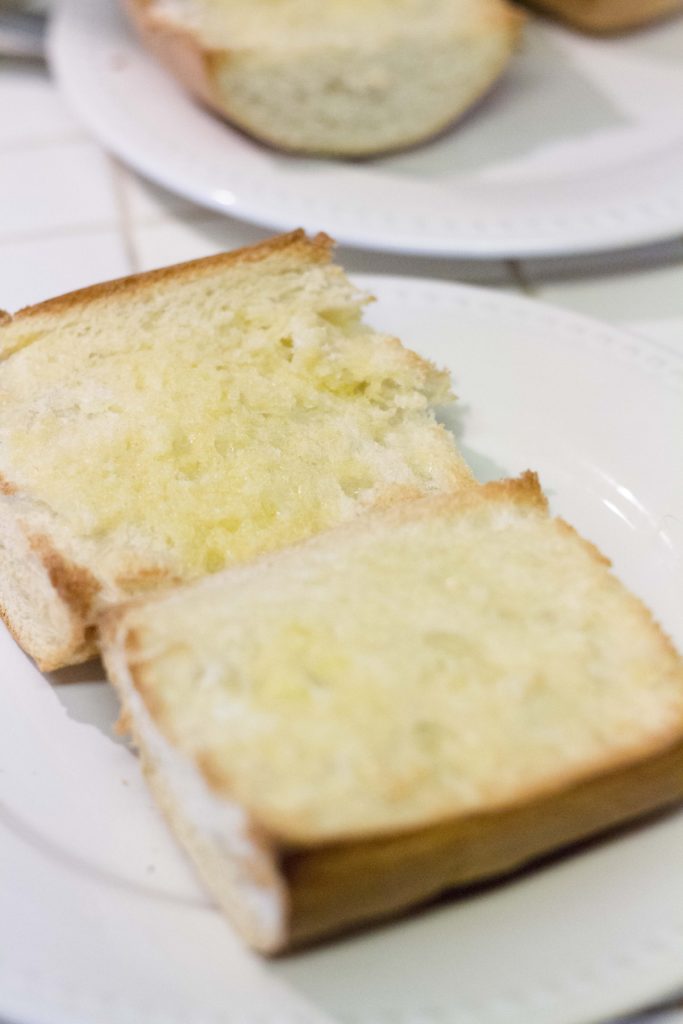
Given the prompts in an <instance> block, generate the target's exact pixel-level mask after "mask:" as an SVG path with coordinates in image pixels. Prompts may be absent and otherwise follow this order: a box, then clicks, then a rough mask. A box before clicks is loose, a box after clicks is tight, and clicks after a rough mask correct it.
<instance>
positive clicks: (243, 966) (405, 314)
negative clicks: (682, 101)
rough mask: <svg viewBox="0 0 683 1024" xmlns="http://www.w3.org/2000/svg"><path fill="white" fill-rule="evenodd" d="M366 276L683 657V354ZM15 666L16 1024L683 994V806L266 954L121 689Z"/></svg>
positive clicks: (440, 1020) (3, 827)
mask: <svg viewBox="0 0 683 1024" xmlns="http://www.w3.org/2000/svg"><path fill="white" fill-rule="evenodd" d="M361 283H362V284H363V285H364V286H367V287H369V288H370V289H371V290H372V291H374V292H375V293H376V294H377V295H378V296H379V302H378V303H377V305H376V306H375V307H373V308H372V310H371V313H370V316H371V318H372V320H373V321H374V322H375V323H376V324H377V325H379V326H381V327H383V328H385V329H388V330H390V331H395V332H397V333H400V335H401V336H402V337H403V338H405V339H406V340H407V341H409V342H410V343H411V344H412V345H413V346H414V347H415V348H416V349H418V350H419V351H420V352H422V353H423V354H424V355H426V356H428V357H431V358H433V359H435V360H436V361H437V362H439V363H441V364H446V365H447V366H449V367H450V368H451V369H452V371H453V374H454V378H455V385H456V389H457V391H458V393H459V395H460V396H461V399H460V402H459V403H458V408H457V410H456V411H455V412H454V413H451V414H449V416H448V423H449V424H450V425H451V426H452V427H453V428H454V429H455V432H456V433H457V435H458V438H459V440H460V443H461V445H462V447H463V449H464V451H465V453H466V455H467V456H468V457H469V458H470V459H471V460H472V462H473V465H474V466H475V469H476V470H477V471H478V473H479V475H480V476H481V477H482V478H490V477H495V476H499V475H501V474H503V473H516V472H518V471H520V470H522V469H524V468H526V467H527V466H531V467H533V468H536V469H538V470H539V471H540V473H541V477H542V481H543V483H544V485H545V486H546V488H547V490H548V492H549V494H550V495H551V499H552V504H553V507H554V509H555V510H556V511H558V512H561V513H562V514H563V515H565V516H566V517H567V518H568V519H569V520H570V521H572V522H573V523H574V524H575V525H576V526H578V527H579V528H580V529H581V530H582V531H583V532H584V533H585V534H586V535H587V536H588V537H590V538H591V539H592V540H594V541H596V542H597V543H598V544H599V545H600V546H601V547H602V548H603V550H604V551H605V552H606V553H608V554H609V555H610V556H611V557H612V558H614V560H615V565H616V569H617V572H618V574H619V575H620V576H621V577H622V578H623V579H624V580H625V582H626V583H627V584H629V585H630V586H631V587H632V588H633V589H635V590H636V591H637V592H638V593H639V594H640V595H641V596H642V597H643V598H644V599H645V600H646V601H647V602H648V603H649V604H650V605H651V607H652V608H653V610H654V611H655V613H656V614H657V616H658V617H659V618H660V620H661V621H662V623H663V625H664V626H665V628H666V629H667V630H668V631H669V632H670V633H671V635H672V636H673V637H674V639H675V641H676V642H677V644H678V645H679V647H683V615H681V611H682V609H681V594H683V477H682V475H681V473H680V467H681V465H682V464H683V458H682V457H683V451H682V448H683V400H682V399H683V357H681V356H680V355H677V354H676V353H674V352H672V351H669V350H668V349H666V348H665V347H663V346H662V347H659V346H657V345H654V344H652V343H648V342H645V341H640V340H639V339H637V338H634V337H631V336H629V335H627V334H624V333H622V332H621V331H618V330H615V329H612V328H609V327H604V326H601V325H599V324H596V323H593V322H591V321H587V320H584V319H582V318H578V317H575V316H572V315H569V314H566V313H562V312H560V311H557V310H553V309H551V308H549V307H544V306H540V305H536V304H534V303H532V302H529V301H527V300H524V299H519V298H513V297H510V296H507V295H504V294H497V293H494V292H488V291H483V290H477V289H472V288H467V287H464V286H453V285H448V284H436V283H429V282H424V281H416V280H408V279H400V278H375V279H372V278H366V279H363V280H362V282H361ZM677 469H678V470H679V471H678V472H676V470H677ZM0 664H1V665H2V675H3V679H2V685H1V686H0V1017H3V1016H6V1017H7V1018H8V1019H10V1020H12V1021H15V1020H16V1021H18V1022H21V1024H140V1022H141V1021H144V1022H145V1024H256V1022H258V1024H271V1022H272V1024H314V1022H315V1021H319V1022H320V1021H323V1020H330V1019H333V1020H336V1021H339V1022H343V1024H586V1022H588V1021H594V1020H596V1019H598V1018H599V1017H600V1016H601V1015H603V1014H608V1013H615V1012H617V1011H622V1010H624V1009H626V1008H628V1007H635V1006H637V1005H640V1004H641V1003H643V1002H645V1001H647V1000H649V999H651V998H653V997H655V996H658V995H661V994H663V993H664V992H666V991H669V990H671V989H673V988H674V987H676V986H679V985H681V983H683V870H682V869H681V849H683V812H678V813H672V814H668V815H666V816H664V817H661V818H660V819H658V820H657V821H654V822H651V823H649V824H647V825H643V826H641V827H639V828H637V829H634V830H632V831H630V832H629V833H627V834H622V835H620V836H618V837H616V838H611V839H609V840H606V841H604V842H602V843H599V844H598V845H595V846H592V847H590V848H587V849H583V850H581V851H579V852H576V853H574V854H572V855H571V856H567V857H565V858H563V859H560V860H559V861H556V862H554V863H552V864H547V865H545V866H544V867H542V868H538V869H536V870H535V871H533V872H532V873H529V874H527V875H525V876H524V877H522V878H519V879H517V880H515V881H511V882H508V883H506V884H504V885H500V886H497V887H494V888H490V889H488V890H486V891H483V892H480V893H479V894H477V895H474V896H470V897H467V898H462V899H459V900H452V901H448V902H445V903H443V904H441V905H440V906H438V907H436V908H433V909H431V910H428V911H423V912H421V913H418V914H415V915H413V916H411V917H409V918H408V919H405V920H403V921H400V922H397V923H394V924H391V925H387V926H385V927H382V928H377V929H374V930H371V931H368V932H366V933H365V934H363V935H362V936H359V937H354V938H350V939H345V940H342V941H339V942H336V943H334V944H331V945H328V946H326V947H321V948H319V949H317V950H313V951H309V952H305V953H301V954H299V955H296V956H293V957H288V958H284V959H281V960H279V961H276V962H274V963H272V964H264V963H263V962H261V961H260V960H259V959H258V958H257V957H254V956H252V955H251V954H250V953H248V952H246V951H245V950H244V949H243V948H242V946H241V944H240V943H239V941H237V940H236V938H235V937H234V936H233V934H232V932H231V930H230V928H229V926H228V925H227V924H226V923H225V922H224V921H223V920H222V918H221V917H220V916H219V915H218V913H217V912H216V911H214V910H213V909H211V908H210V907H209V905H208V903H207V900H206V898H205V896H204V895H203V893H202V891H201V889H200V888H199V886H198V885H197V883H196V881H195V879H194V876H193V874H192V871H191V870H190V868H189V866H188V865H187V864H186V862H185V860H184V859H183V857H182V855H181V854H180V853H179V851H178V850H177V849H176V846H175V844H174V843H173V841H172V840H171V838H170V836H169V835H168V834H167V832H166V829H165V826H164V825H163V822H162V821H161V820H160V818H159V816H158V815H157V812H156V810H155V808H154V806H153V805H152V803H151V800H150V798H149V797H148V795H147V792H146V790H145V788H144V786H143V784H142V780H141V777H140V773H139V770H138V764H137V761H136V760H135V758H134V757H133V755H132V754H131V753H130V752H129V751H128V750H127V749H126V748H125V747H124V746H123V745H122V744H120V743H117V742H114V741H113V740H112V739H111V738H110V729H111V724H112V722H113V720H114V718H115V715H116V708H115V700H114V698H113V696H112V694H111V692H110V691H109V689H108V688H106V687H105V686H104V685H103V684H101V683H96V682H90V683H88V682H84V683H81V684H80V685H75V684H74V685H66V682H65V680H68V679H78V678H80V679H85V680H88V679H90V680H94V679H96V678H98V669H97V667H95V668H93V666H92V664H91V665H89V666H85V667H81V668H76V669H73V670H67V671H66V672H63V673H56V674H55V677H54V679H53V682H57V683H58V684H59V685H57V686H56V687H54V688H53V687H51V686H50V685H49V684H48V682H47V681H46V680H44V679H43V677H42V676H41V675H40V674H39V673H38V672H37V670H36V669H35V668H34V666H33V665H32V663H31V662H30V661H29V660H28V659H27V658H26V657H25V656H24V655H23V654H22V652H21V651H20V650H19V649H18V648H17V647H16V646H15V644H14V643H13V642H12V641H11V639H10V638H9V636H8V635H7V634H6V633H5V632H4V631H2V632H0ZM60 697H61V701H60Z"/></svg>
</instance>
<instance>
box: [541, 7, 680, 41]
mask: <svg viewBox="0 0 683 1024" xmlns="http://www.w3.org/2000/svg"><path fill="white" fill-rule="evenodd" d="M525 2H526V3H527V4H528V6H529V7H533V8H535V9H537V10H539V11H543V12H546V13H548V14H552V15H554V16H555V17H558V18H561V19H562V20H563V21H566V22H567V24H569V25H573V26H574V27H575V28H579V29H582V30H583V31H585V32H595V33H598V34H600V33H609V32H621V31H625V30H628V29H633V28H637V27H638V26H639V25H645V24H647V23H648V22H651V21H657V20H659V19H662V18H666V17H669V16H670V15H672V14H675V13H676V12H677V11H680V10H681V9H683V0H646V2H643V0H525Z"/></svg>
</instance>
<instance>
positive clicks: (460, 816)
mask: <svg viewBox="0 0 683 1024" xmlns="http://www.w3.org/2000/svg"><path fill="white" fill-rule="evenodd" d="M102 640H103V652H104V657H105V663H106V665H107V669H108V672H109V675H110V678H111V679H112V681H113V682H114V684H115V685H116V687H117V689H118V691H119V694H120V696H121V699H122V702H123V708H124V718H123V720H124V724H125V725H126V726H127V727H129V728H130V729H132V732H133V735H134V737H135V740H136V742H137V744H138V745H139V748H140V750H141V754H142V758H143V764H144V767H145V770H146V772H147V774H148V777H149V781H150V783H151V786H152V788H153V790H154V791H155V793H156V794H157V796H158V798H159V800H160V802H161V804H162V806H163V807H164V808H165V810H166V813H167V815H168V817H169V820H170V822H171V823H172V825H173V826H174V828H175V829H176V831H177V833H178V835H179V837H180V839H181V840H182V842H183V843H184V844H185V845H186V847H187V849H188V850H189V851H190V853H191V855H192V856H193V857H194V859H195V861H196V863H197V866H198V868H199V871H200V873H201V874H202V875H203V877H204V878H205V880H206V881H207V883H208V885H209V887H210V889H211V890H212V892H213V894H214V896H215V898H216V899H217V901H218V902H219V904H221V905H222V906H223V907H224V908H225V910H226V911H227V912H228V914H229V915H230V916H231V918H232V919H233V921H234V922H235V923H236V924H237V926H238V927H239V928H240V929H241V931H242V932H243V934H244V935H245V937H246V938H247V939H248V941H250V942H251V943H252V944H253V945H254V946H256V947H257V948H259V949H262V950H265V951H269V952H273V951H277V950H280V949H283V948H286V947H287V946H289V945H291V944H296V943H301V942H305V941H308V940H310V939H314V938H319V937H320V936H323V935H327V934H329V933H332V932H335V931H338V930H340V929H343V928H348V927H350V926H352V925H357V924H358V923H360V922H364V921H368V920H371V919H373V918H377V917H383V916H386V915H388V914H391V913H395V912H396V911H398V910H401V909H403V908H405V907H406V906H409V905H411V904H413V903H416V902H419V901H421V900H425V899H427V898H429V897H433V896H434V895H435V894H437V893H439V892H441V891H443V890H446V889H449V888H452V887H454V886H458V885H462V884H466V883H470V882H473V881H477V880H481V879H482V878H486V877H488V876H491V875H496V874H501V873H504V872H509V871H511V870H513V869H515V868H517V867H519V866H520V865H521V864H523V863H525V862H527V861H529V860H531V859H533V858H536V857H538V856H539V855H541V854H546V853H548V852H549V851H551V850H554V849H556V848H558V847H561V846H563V845H565V844H568V843H572V842H575V841H577V840H579V839H583V838H585V837H586V836H589V835H591V834H593V833H595V832H597V831H600V830H604V829H606V828H608V827H610V826H613V825H615V824H618V823H620V822H623V821H627V820H629V819H630V818H632V817H634V816H636V815H639V814H642V813H644V812H647V811H652V810H654V809H655V808H659V807H662V806H664V805H666V804H669V803H671V802H672V801H675V800H677V799H680V798H681V797H683V666H682V664H681V660H680V658H679V656H678V655H677V653H676V652H675V651H674V649H673V647H672V646H671V644H670V642H669V641H668V640H667V638H666V637H665V635H664V634H663V633H662V631H661V630H660V629H659V627H658V626H657V625H656V624H655V623H654V621H653V620H652V618H651V616H650V614H649V613H648V611H647V610H646V609H645V608H644V606H643V605H642V604H641V603H640V602H639V601H638V600H637V599H636V598H635V597H634V596H633V595H631V594H630V593H629V592H627V591H626V590H625V588H624V587H623V586H622V585H621V584H620V583H619V582H618V580H617V579H616V578H615V577H614V576H613V575H612V573H611V572H610V570H609V563H608V562H607V561H606V560H605V559H604V558H603V557H602V556H601V555H600V554H599V552H598V551H597V550H596V549H595V548H594V547H593V546H592V545H591V544H589V543H587V542H586V541H584V540H582V539H581V538H580V537H579V536H578V534H576V532H575V531H574V530H573V529H571V527H569V526H567V525H566V524H565V523H564V522H563V521H562V520H559V519H553V518H551V517H550V516H549V515H548V510H547V506H546V502H545V500H544V498H543V496H542V494H541V492H540V489H539V487H538V482H537V480H536V478H535V476H534V475H533V474H525V475H524V476H523V477H522V478H520V479H519V480H516V481H503V482H501V483H495V484H488V485H486V486H484V487H481V488H474V489H471V490H469V491H465V492H462V493H461V494H460V495H448V496H435V497H430V498H424V499H421V500H414V501H409V502H405V503H403V504H402V505H399V506H395V507H393V508H392V509H389V510H385V511H381V512H375V513H370V514H368V515H366V516H363V517H359V518H358V519H356V520H355V521H354V522H353V523H350V524H347V525H345V526H342V527H339V528H337V529H336V530H332V531H330V532H328V533H326V534H324V535H322V536H319V537H316V538H313V539H311V540H309V541H307V542H306V543H304V544H302V545H300V546H297V547H293V548H290V549H288V550H286V551H282V552H279V553H276V554H272V555H269V556H267V557H265V558H264V559H261V560H259V561H257V562H255V563H252V564H251V565H249V566H242V567H237V568H235V569H232V570H229V571H228V572H225V573H222V574H220V575H218V576H214V577H211V578H208V579H205V580H203V581H200V582H198V583H196V584H193V585H190V586H188V587H185V588H180V589H178V590H175V591H172V592H169V593H167V594H165V595H158V596H154V597H150V598H140V599H139V600H137V601H135V602H132V603H131V604H130V605H128V606H127V607H123V608H122V609H118V610H116V609H115V610H113V611H111V612H109V613H108V615H107V616H106V617H105V620H104V623H103V636H102Z"/></svg>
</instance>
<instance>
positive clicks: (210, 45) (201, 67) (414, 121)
mask: <svg viewBox="0 0 683 1024" xmlns="http://www.w3.org/2000/svg"><path fill="white" fill-rule="evenodd" d="M124 5H125V7H126V8H127V9H128V11H129V13H130V15H131V17H132V20H133V22H134V24H135V25H136V26H137V28H138V30H139V32H140V34H141V36H142V38H143V40H144V41H145V42H146V43H147V45H148V46H149V47H150V49H151V50H152V51H153V52H154V53H155V54H156V55H157V56H158V57H160V58H161V60H162V61H163V62H164V63H165V64H166V65H167V66H168V67H169V68H170V69H171V71H172V72H173V73H174V74H175V75H176V76H177V77H178V78H179V79H180V80H181V81H182V82H183V83H184V85H185V86H186V87H187V88H188V89H189V90H190V91H191V92H192V93H193V94H194V95H195V96H197V97H198V98H199V99H200V100H202V101H203V102H204V103H205V104H207V105H208V106H209V107H211V108H213V109H214V110H215V111H217V112H218V113H219V114H221V115H222V116H224V117H225V118H227V119H228V120H230V121H231V122H233V123H234V124H236V125H237V126H238V127H240V128H242V129H243V130H244V131H246V132H248V133H249V134H251V135H253V136H255V137H256V138H258V139H261V140H263V141H264V142H267V143H270V144H272V145H275V146H277V147H279V148H281V149H286V150H292V151H300V152H306V153H318V154H332V155H338V156H362V155H369V154H373V153H381V152H386V151H388V150H392V149H397V148H401V147H404V146H410V145H414V144H415V143H418V142H422V141H423V140H424V139H427V138H429V137H430V136H433V135H435V134H436V133H438V132H440V131H441V130H443V129H444V128H446V127H447V126H448V125H449V124H451V123H452V122H453V121H454V120H456V119H457V118H458V117H459V116H460V115H461V114H462V113H463V112H464V111H466V110H467V109H469V108H470V107H471V106H472V104H473V103H474V102H475V101H476V100H477V99H478V98H479V97H480V96H482V94H483V93H485V92H486V91H487V89H488V88H489V87H490V86H491V85H492V83H493V82H494V81H495V80H496V79H497V78H498V77H499V76H500V75H501V73H502V72H503V70H504V68H505V66H506V64H507V63H508V60H509V58H510V55H511V53H512V50H513V47H514V44H515V41H516V39H517V35H518V32H519V28H520V24H521V22H522V17H521V15H520V14H519V12H518V11H517V10H516V9H515V8H513V7H512V6H510V5H508V4H507V2H506V0H402V2H401V3H400V4H399V5H397V3H396V0H324V3H319V2H317V0H280V2H278V3H276V4H274V3H272V2H270V0H124Z"/></svg>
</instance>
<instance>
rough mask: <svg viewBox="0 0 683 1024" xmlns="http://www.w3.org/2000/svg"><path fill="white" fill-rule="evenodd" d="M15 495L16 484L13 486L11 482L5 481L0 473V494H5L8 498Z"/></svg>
mask: <svg viewBox="0 0 683 1024" xmlns="http://www.w3.org/2000/svg"><path fill="white" fill-rule="evenodd" d="M16 493H17V486H16V484H13V483H12V482H11V480H6V479H5V477H4V476H3V475H2V473H0V494H6V495H7V496H8V497H10V496H11V495H12V494H16Z"/></svg>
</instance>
